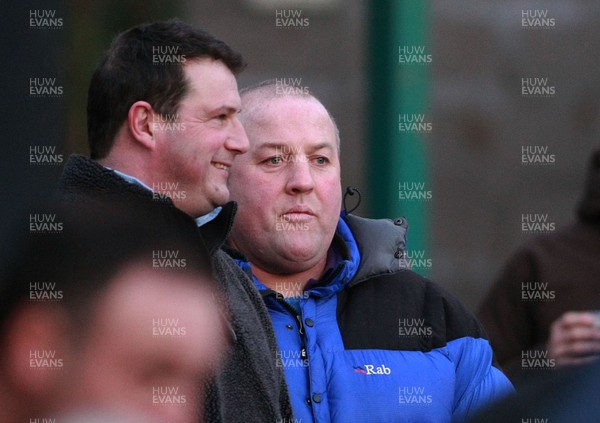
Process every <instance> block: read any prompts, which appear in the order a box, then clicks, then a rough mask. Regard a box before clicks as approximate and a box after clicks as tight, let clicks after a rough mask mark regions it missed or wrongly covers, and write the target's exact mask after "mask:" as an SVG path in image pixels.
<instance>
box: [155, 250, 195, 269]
mask: <svg viewBox="0 0 600 423" xmlns="http://www.w3.org/2000/svg"><path fill="white" fill-rule="evenodd" d="M186 265H187V263H186V259H184V258H180V257H179V250H152V267H155V268H169V269H176V268H184V267H186Z"/></svg>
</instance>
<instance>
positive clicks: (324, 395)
mask: <svg viewBox="0 0 600 423" xmlns="http://www.w3.org/2000/svg"><path fill="white" fill-rule="evenodd" d="M282 88H285V89H282ZM288 88H290V89H288ZM240 118H241V120H242V123H243V124H244V127H245V129H246V132H247V134H248V138H249V139H250V150H249V152H248V153H247V154H244V155H240V156H238V157H236V159H235V161H234V164H233V166H232V168H231V173H230V178H229V187H230V192H231V195H232V198H233V199H235V200H237V201H238V202H239V210H240V211H239V214H238V216H237V219H236V221H235V222H234V226H233V229H232V232H231V238H230V246H231V247H232V249H233V250H234V251H232V254H233V255H234V257H236V258H237V260H238V263H239V264H240V265H241V266H242V268H244V269H245V270H246V271H247V272H249V273H251V274H252V276H253V279H254V283H255V284H256V286H257V287H258V289H259V290H260V292H261V294H262V296H263V299H264V301H265V303H266V305H267V307H268V309H269V313H270V315H271V318H272V320H273V325H274V328H275V332H276V335H277V339H278V344H279V349H280V351H279V353H278V354H277V357H274V359H275V360H277V361H278V362H280V363H281V365H283V367H284V370H285V373H286V377H287V381H288V385H289V390H290V395H291V397H292V405H293V409H294V415H295V419H296V420H297V421H301V422H302V423H309V422H360V423H365V422H409V421H410V422H436V423H439V422H450V421H453V422H459V421H464V420H465V419H467V418H468V417H470V416H471V415H473V414H474V413H475V412H476V411H477V410H478V409H480V408H481V407H482V406H484V405H487V404H489V403H490V402H492V401H494V400H495V399H497V398H499V397H502V396H504V395H506V394H508V393H510V392H512V390H513V389H512V385H511V384H510V382H509V381H508V379H507V378H506V377H505V376H504V375H503V374H502V373H501V372H500V371H499V370H498V369H497V368H496V367H494V366H493V363H492V361H493V353H492V349H491V347H490V345H489V342H488V340H487V339H486V338H485V334H484V331H483V329H482V328H481V326H480V324H479V323H478V322H477V320H476V319H475V318H474V317H473V316H472V314H471V313H469V312H468V311H467V310H466V309H465V308H464V307H463V306H462V305H461V304H460V302H459V301H457V300H456V299H455V298H454V297H452V296H451V295H450V294H448V293H446V292H445V291H444V290H442V289H441V288H440V287H439V286H437V285H435V284H434V283H432V282H430V281H428V280H426V279H424V278H422V277H421V276H419V275H418V274H416V273H414V272H412V271H410V270H408V269H407V268H406V266H405V265H404V264H405V263H406V261H405V260H403V254H404V250H405V235H406V228H407V225H406V222H405V221H404V220H403V219H396V220H394V221H392V220H387V219H385V220H369V219H364V218H361V217H358V216H354V215H352V214H347V213H345V212H342V213H341V217H340V210H341V204H342V195H341V184H340V162H339V135H338V131H337V128H336V125H335V123H334V121H333V119H332V118H331V116H330V115H329V113H328V112H327V110H326V109H325V107H324V106H323V105H322V104H321V103H320V102H319V101H318V100H317V99H316V98H315V97H313V96H312V95H310V94H307V93H305V92H300V90H294V89H293V87H281V86H279V85H277V84H276V83H272V82H265V83H262V84H259V85H258V86H256V87H252V88H250V89H248V90H245V91H243V92H242V112H241V116H240ZM236 251H239V252H240V253H241V254H238V253H237V252H236Z"/></svg>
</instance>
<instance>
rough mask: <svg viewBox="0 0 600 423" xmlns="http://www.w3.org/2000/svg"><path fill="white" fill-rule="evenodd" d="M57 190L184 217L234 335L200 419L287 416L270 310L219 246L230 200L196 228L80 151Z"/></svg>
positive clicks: (72, 198)
mask: <svg viewBox="0 0 600 423" xmlns="http://www.w3.org/2000/svg"><path fill="white" fill-rule="evenodd" d="M59 195H60V196H61V198H62V199H63V200H65V201H68V202H72V203H73V204H74V205H76V203H77V202H79V201H86V200H88V199H89V198H90V196H95V197H98V196H107V198H108V197H111V199H115V198H120V197H122V198H123V199H127V200H128V201H131V200H132V199H133V200H134V201H138V200H139V201H140V202H141V203H142V204H147V206H148V207H161V208H162V210H164V213H167V214H169V215H171V216H173V217H174V218H176V219H188V220H189V221H190V228H191V229H190V230H194V231H195V230H198V232H199V234H198V237H197V238H198V241H199V242H203V243H204V244H205V246H206V248H207V249H208V250H209V251H210V252H211V254H212V265H213V269H214V274H215V279H216V283H217V285H218V286H219V288H220V289H221V290H222V294H223V296H224V298H225V299H226V302H227V307H228V309H229V312H230V313H229V314H230V316H229V321H230V327H231V330H232V339H233V344H232V346H231V349H230V352H229V354H228V357H227V358H226V360H225V363H224V365H223V368H222V369H221V371H220V372H219V374H218V375H217V377H216V381H215V382H214V383H213V384H212V385H211V386H210V387H209V389H208V394H207V399H206V411H205V420H206V421H207V422H210V423H214V422H224V423H232V422H244V423H247V422H256V423H264V422H272V423H276V422H277V421H290V419H291V418H292V412H291V405H290V401H289V397H288V392H287V386H286V383H285V379H284V376H283V372H282V370H281V368H280V367H279V366H278V365H277V363H278V362H277V359H276V357H277V356H276V350H277V346H276V341H275V335H274V332H273V328H272V325H271V322H270V319H269V314H268V312H267V310H266V308H265V305H264V303H263V301H262V299H261V298H260V296H259V294H258V292H257V290H256V289H255V287H254V286H253V284H252V282H251V281H250V279H249V278H248V276H247V275H246V274H244V272H242V271H241V270H240V269H239V267H238V266H237V265H236V264H235V262H234V261H233V260H232V259H231V258H229V256H228V255H227V254H225V253H223V251H221V249H220V248H221V246H222V245H223V243H224V241H225V239H226V238H227V235H228V233H229V230H230V229H231V225H232V222H233V217H234V215H235V211H236V204H235V203H233V202H230V203H228V204H226V205H225V206H223V210H222V211H221V213H219V215H218V217H217V218H215V219H214V220H212V221H210V222H209V223H207V224H205V225H203V226H202V227H201V228H196V226H195V222H194V220H193V219H192V218H191V217H189V216H187V215H186V214H185V213H183V212H182V211H181V210H179V209H177V208H176V207H175V206H174V205H173V203H172V201H171V200H170V199H168V198H166V197H163V198H160V199H154V198H153V196H152V193H151V192H150V191H148V190H147V189H145V188H143V187H141V186H138V185H136V184H132V183H129V182H127V181H125V180H124V179H122V178H121V177H120V176H118V175H117V174H116V173H114V172H113V171H111V170H108V169H106V168H104V167H103V166H101V165H100V164H98V163H97V162H95V161H93V160H91V159H88V158H86V157H84V156H79V155H74V156H71V157H70V158H69V160H68V162H67V164H66V166H65V169H64V172H63V174H62V176H61V180H60V183H59ZM157 205H158V206H157Z"/></svg>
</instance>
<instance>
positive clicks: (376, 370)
mask: <svg viewBox="0 0 600 423" xmlns="http://www.w3.org/2000/svg"><path fill="white" fill-rule="evenodd" d="M352 368H353V369H354V372H355V373H362V374H363V375H367V376H369V375H389V374H392V369H390V368H389V367H385V364H382V365H381V366H379V367H375V365H373V364H365V366H364V368H363V367H362V366H352Z"/></svg>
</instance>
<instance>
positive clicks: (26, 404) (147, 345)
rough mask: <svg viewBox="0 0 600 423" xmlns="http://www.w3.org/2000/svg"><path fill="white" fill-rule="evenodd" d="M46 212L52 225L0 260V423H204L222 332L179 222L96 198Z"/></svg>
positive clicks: (194, 247)
mask: <svg viewBox="0 0 600 423" xmlns="http://www.w3.org/2000/svg"><path fill="white" fill-rule="evenodd" d="M46 211H47V212H50V213H48V215H52V216H54V219H53V220H54V221H55V223H56V222H59V223H60V226H59V227H57V228H54V229H53V230H52V231H49V232H47V233H46V232H44V231H41V232H31V233H27V235H26V236H23V235H22V232H21V233H20V234H19V235H17V237H16V239H15V240H14V242H13V243H12V245H13V246H14V249H13V253H12V254H11V257H9V258H7V259H5V260H3V263H2V282H1V286H0V337H1V338H0V339H1V341H0V345H1V349H0V354H1V357H2V359H1V360H0V363H1V366H0V421H2V422H6V423H11V422H14V423H17V422H23V421H63V419H65V421H83V422H88V421H104V422H108V421H111V422H114V421H117V422H120V421H123V422H130V423H131V422H138V421H139V422H142V421H145V422H164V421H169V422H177V423H193V422H197V421H198V420H199V419H200V420H201V421H203V417H202V413H203V408H204V407H203V405H204V404H203V402H204V392H203V391H202V389H203V387H204V386H205V384H206V382H207V380H209V379H210V378H212V377H213V376H214V374H215V373H216V371H217V368H218V366H219V363H220V361H221V360H222V357H223V356H224V354H225V353H226V351H227V348H228V344H229V342H230V334H229V332H228V330H227V323H226V320H225V318H224V316H225V309H224V306H223V305H222V302H220V301H215V298H216V295H217V290H216V286H215V284H214V282H213V281H212V280H211V267H210V256H209V254H208V252H207V251H206V250H205V249H204V248H202V246H201V245H199V244H198V242H197V241H196V239H194V238H192V237H190V236H188V235H186V234H188V233H190V228H189V225H187V224H185V222H181V221H177V220H170V219H168V218H165V216H164V215H160V214H158V213H157V210H156V209H154V210H153V209H151V208H150V209H149V208H139V207H133V206H130V205H124V204H123V203H120V204H117V203H111V202H108V203H107V202H106V201H103V203H102V204H100V203H97V204H92V203H89V204H87V205H85V206H80V207H79V208H78V209H77V210H74V209H71V208H70V207H69V208H67V207H64V206H61V207H54V208H50V209H47V210H46ZM148 220H152V221H155V222H156V224H155V225H154V226H152V227H150V228H149V227H148V225H147V223H146V222H147V221H148ZM192 226H193V225H192ZM18 228H19V229H20V230H22V229H23V227H22V226H19V227H18ZM165 251H170V252H174V253H176V255H177V256H178V261H177V262H176V263H175V262H171V264H172V266H169V265H167V263H166V262H164V261H163V262H161V261H160V259H159V258H157V253H158V255H159V256H164V254H160V252H165ZM44 419H46V420H44ZM69 419H70V420H69Z"/></svg>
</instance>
